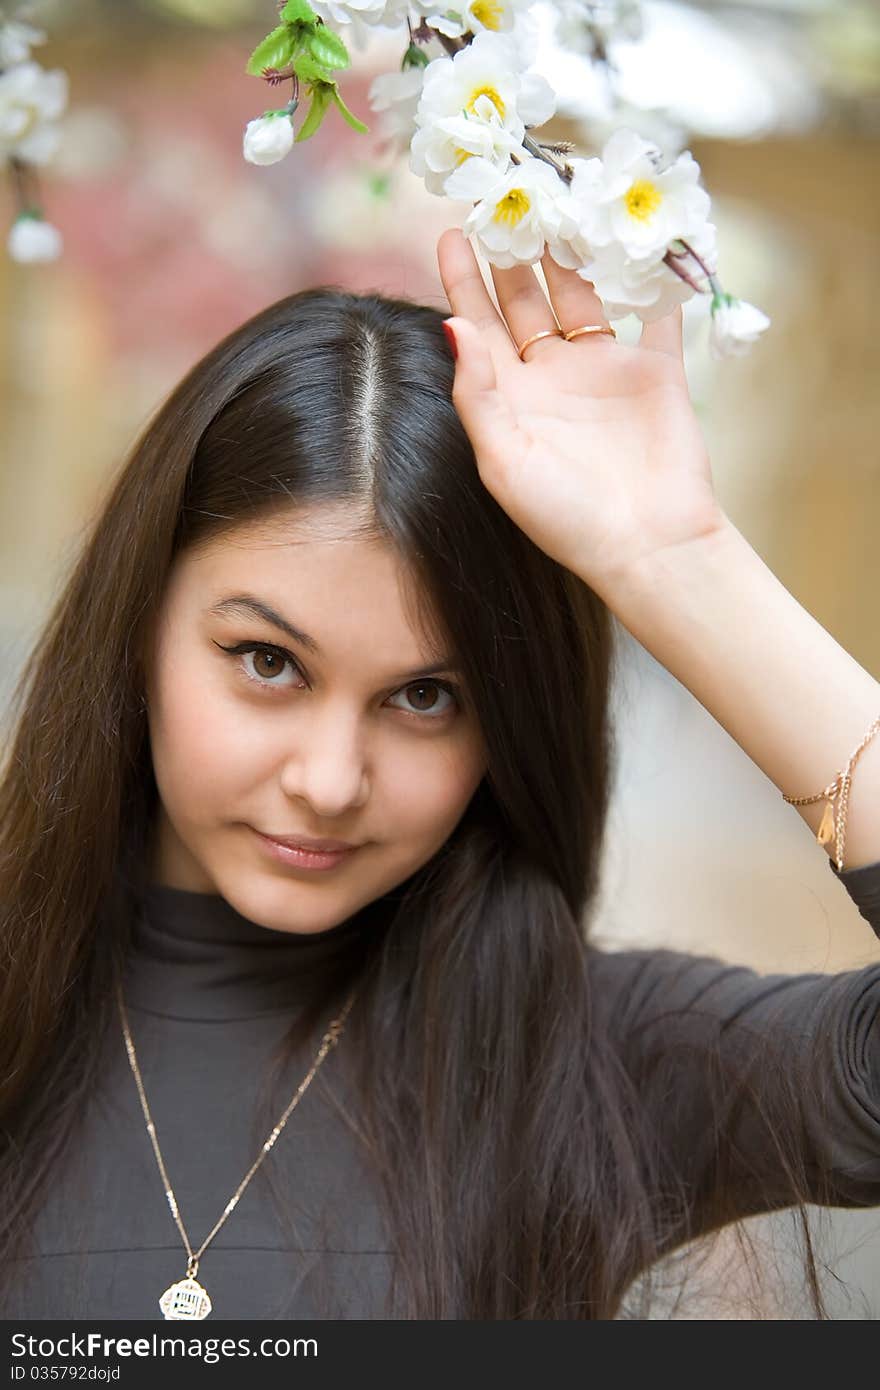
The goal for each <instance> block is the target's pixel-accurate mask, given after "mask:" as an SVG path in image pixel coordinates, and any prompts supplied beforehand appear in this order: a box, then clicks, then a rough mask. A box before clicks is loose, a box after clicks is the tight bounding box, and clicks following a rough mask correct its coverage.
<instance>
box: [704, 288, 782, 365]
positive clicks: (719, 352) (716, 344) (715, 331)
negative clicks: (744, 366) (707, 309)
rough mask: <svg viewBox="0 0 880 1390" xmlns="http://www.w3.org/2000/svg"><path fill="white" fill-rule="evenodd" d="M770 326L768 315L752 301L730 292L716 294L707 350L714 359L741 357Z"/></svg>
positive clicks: (713, 301)
mask: <svg viewBox="0 0 880 1390" xmlns="http://www.w3.org/2000/svg"><path fill="white" fill-rule="evenodd" d="M769 327H770V320H769V318H768V317H767V315H766V314H765V313H763V311H762V310H761V309H757V308H756V307H755V305H754V304H749V303H748V302H747V301H746V300H744V299H736V298H734V296H733V295H729V294H728V295H725V294H722V295H719V296H716V297H715V298H714V299H713V300H712V325H711V328H710V330H709V352H710V354H711V355H712V357H714V358H715V359H716V361H717V360H718V359H719V358H722V357H742V356H743V355H744V354H745V353H747V352H748V351H749V349H750V347H751V346H752V344H753V343H754V342H756V340H757V338H758V336H759V335H760V334H761V333H763V332H764V331H765V330H766V329H767V328H769Z"/></svg>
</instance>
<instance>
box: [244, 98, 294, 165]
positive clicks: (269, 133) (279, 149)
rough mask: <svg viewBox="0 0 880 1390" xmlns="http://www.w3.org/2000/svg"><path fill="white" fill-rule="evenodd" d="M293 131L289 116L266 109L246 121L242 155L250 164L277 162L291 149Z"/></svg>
mask: <svg viewBox="0 0 880 1390" xmlns="http://www.w3.org/2000/svg"><path fill="white" fill-rule="evenodd" d="M293 142H294V131H293V124H292V122H291V119H290V117H289V116H287V115H285V114H284V113H283V112H275V111H268V112H266V114H265V115H263V116H258V117H257V118H256V120H253V121H248V123H247V127H246V129H245V132H244V142H243V148H244V157H245V159H246V160H248V162H249V163H251V164H277V163H278V161H279V159H283V158H284V156H285V155H286V154H290V151H291V150H292V149H293Z"/></svg>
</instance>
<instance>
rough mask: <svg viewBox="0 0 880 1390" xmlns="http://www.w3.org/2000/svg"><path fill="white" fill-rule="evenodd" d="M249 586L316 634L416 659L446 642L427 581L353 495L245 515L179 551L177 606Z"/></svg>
mask: <svg viewBox="0 0 880 1390" xmlns="http://www.w3.org/2000/svg"><path fill="white" fill-rule="evenodd" d="M242 592H247V593H250V594H254V595H256V596H258V597H259V598H260V599H262V600H263V601H264V602H265V603H267V604H269V605H270V606H271V607H272V608H274V609H275V611H276V612H278V613H280V614H282V615H284V616H285V617H287V618H289V619H290V620H291V621H292V622H293V623H294V624H296V625H297V626H299V627H301V628H303V629H305V630H306V631H307V632H309V633H310V634H312V635H313V636H315V637H316V638H317V640H318V643H319V645H320V646H321V647H324V646H325V643H326V645H328V646H329V645H330V644H331V642H332V639H333V636H334V635H336V637H337V638H338V639H339V641H338V642H337V645H339V642H340V641H341V643H342V644H343V645H344V644H350V643H351V641H352V638H353V637H354V635H355V634H356V633H363V634H364V635H365V636H367V637H370V636H371V637H372V639H373V641H374V642H379V641H381V643H382V645H383V646H384V647H387V649H388V651H389V652H393V653H398V654H399V653H401V652H409V653H411V654H413V656H414V657H415V659H416V660H418V659H419V658H420V657H421V656H422V655H423V654H425V653H426V652H433V651H434V650H435V649H436V648H437V646H438V644H439V643H440V642H441V641H442V638H441V632H440V625H439V623H438V622H437V620H436V617H435V614H434V611H433V609H432V607H431V605H430V603H429V602H428V600H427V596H426V595H425V593H424V591H423V589H422V587H421V585H420V583H419V580H418V578H417V576H416V575H415V573H414V572H413V570H412V569H411V567H410V566H409V565H408V564H407V562H406V561H405V559H404V557H403V556H401V554H400V553H399V552H398V551H397V550H395V548H394V547H393V546H392V544H391V543H390V541H389V540H388V539H387V538H385V537H383V536H381V535H380V534H379V533H378V531H377V529H376V527H375V524H374V523H373V522H372V521H371V520H369V519H367V518H365V517H364V515H363V513H358V512H357V511H356V510H354V509H353V508H352V507H351V506H349V505H348V504H345V505H338V504H334V505H332V506H330V505H327V506H313V507H308V508H297V509H296V510H293V509H291V510H290V511H289V512H285V513H284V514H282V515H280V516H275V517H273V518H271V519H268V520H263V521H260V522H258V523H257V522H254V523H247V524H244V525H242V526H240V527H236V528H234V529H233V530H230V531H227V532H224V533H223V534H222V535H219V536H217V537H214V538H213V539H212V540H210V541H208V542H206V543H205V544H204V545H201V546H197V547H193V548H192V549H191V550H189V551H187V552H184V554H183V555H181V556H180V557H178V561H177V563H176V564H175V567H174V570H173V572H172V576H171V579H170V582H169V590H168V603H169V607H170V608H171V609H172V610H175V611H177V612H179V611H180V609H181V607H182V608H184V609H185V610H186V611H187V613H188V614H189V615H190V616H192V617H194V618H198V617H199V616H203V615H204V613H205V612H206V610H207V609H208V608H209V607H210V606H211V605H213V604H216V603H217V602H218V601H220V600H222V599H224V598H226V597H228V596H229V595H232V594H238V593H242Z"/></svg>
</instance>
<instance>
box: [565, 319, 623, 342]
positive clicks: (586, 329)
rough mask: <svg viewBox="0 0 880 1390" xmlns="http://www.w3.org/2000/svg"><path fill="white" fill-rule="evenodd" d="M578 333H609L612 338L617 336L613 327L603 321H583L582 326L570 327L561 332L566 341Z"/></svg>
mask: <svg viewBox="0 0 880 1390" xmlns="http://www.w3.org/2000/svg"><path fill="white" fill-rule="evenodd" d="M579 333H610V334H611V336H612V338H616V337H617V334H616V333H615V331H614V329H613V328H611V327H609V326H606V325H605V324H604V323H585V324H584V325H583V327H582V328H572V329H571V330H570V331H569V332H568V333H563V335H562V336H563V337H564V339H565V341H566V342H568V340H569V339H570V338H576V337H577V336H578V334H579Z"/></svg>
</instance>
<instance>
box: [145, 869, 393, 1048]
mask: <svg viewBox="0 0 880 1390" xmlns="http://www.w3.org/2000/svg"><path fill="white" fill-rule="evenodd" d="M365 931H369V925H367V924H366V923H365V921H364V920H363V916H362V914H355V916H354V917H351V918H348V919H346V920H345V921H344V922H341V923H339V924H338V925H336V926H333V927H328V928H327V929H326V930H324V931H319V932H311V933H303V932H298V933H292V932H282V931H277V930H275V928H273V927H264V926H260V925H259V924H258V923H256V922H252V921H251V920H250V919H249V918H247V917H244V916H242V914H241V913H240V912H238V911H237V910H236V909H235V908H234V907H232V905H231V904H230V903H228V902H227V901H226V899H225V898H223V897H221V896H220V895H219V894H217V893H195V892H191V891H190V890H188V889H183V888H169V887H168V886H167V885H165V884H159V883H148V884H147V885H146V887H145V889H144V890H143V892H142V897H141V909H140V911H139V913H138V914H137V915H136V917H135V921H134V924H133V928H132V937H131V949H130V961H129V968H128V971H127V977H126V983H125V997H126V1000H127V1001H128V1002H129V1003H130V1004H131V1005H132V1006H134V1007H135V1008H141V1009H145V1010H147V1011H149V1012H151V1013H155V1014H161V1015H164V1016H165V1017H170V1018H182V1019H204V1020H218V1021H219V1020H224V1019H226V1020H230V1019H236V1018H253V1017H256V1016H258V1015H262V1014H270V1013H290V1012H291V1011H294V1010H296V1009H297V1007H298V1006H300V1005H302V1004H305V1003H306V1002H308V1000H309V999H310V997H311V995H312V992H313V991H314V990H315V989H316V988H317V987H318V986H319V985H320V984H321V982H322V981H323V980H325V979H327V978H328V977H329V976H331V975H333V974H335V972H336V971H337V970H343V969H345V968H346V966H348V965H350V964H353V963H354V962H355V961H356V960H357V959H358V957H359V956H360V954H361V953H362V951H363V948H364V932H365Z"/></svg>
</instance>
